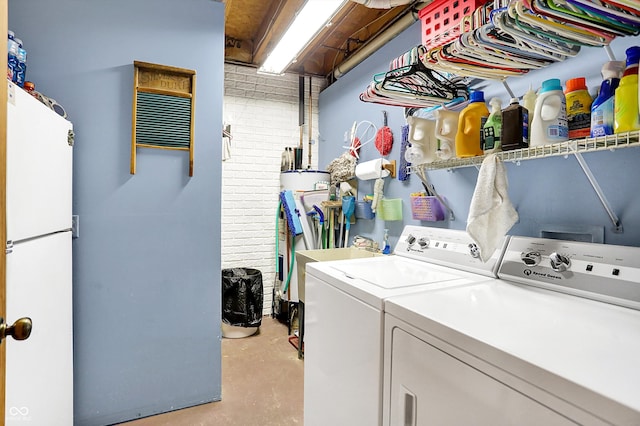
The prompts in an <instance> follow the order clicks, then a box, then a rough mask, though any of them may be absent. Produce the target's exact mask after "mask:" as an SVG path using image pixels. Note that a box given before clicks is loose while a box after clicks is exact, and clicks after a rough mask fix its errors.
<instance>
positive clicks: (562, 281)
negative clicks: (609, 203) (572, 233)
mask: <svg viewBox="0 0 640 426" xmlns="http://www.w3.org/2000/svg"><path fill="white" fill-rule="evenodd" d="M639 259H640V248H637V247H622V246H613V245H601V244H589V243H576V242H566V241H557V240H545V239H533V238H524V237H511V238H510V240H509V244H508V246H507V249H506V251H505V254H504V256H503V259H502V262H501V266H500V269H499V272H498V275H499V277H500V279H498V280H494V281H491V282H483V283H477V284H472V285H468V286H459V287H455V288H448V289H442V290H439V291H437V292H423V293H422V294H413V295H411V296H410V297H407V296H398V297H393V298H390V299H389V300H388V301H387V303H386V305H385V310H386V315H385V316H386V318H385V355H384V359H385V367H384V370H385V371H384V383H385V389H384V397H383V400H384V403H383V406H384V408H383V411H384V412H383V420H384V421H383V424H384V425H393V426H396V425H407V426H409V425H410V426H416V425H434V424H435V425H439V424H478V425H484V424H491V425H516V424H517V425H541V424H544V425H555V424H562V425H564V424H620V425H623V424H626V425H637V424H640V368H639V367H638V363H639V360H640V311H638V309H640V260H639ZM552 290H555V291H552ZM576 296H579V297H576ZM607 302H608V303H607Z"/></svg>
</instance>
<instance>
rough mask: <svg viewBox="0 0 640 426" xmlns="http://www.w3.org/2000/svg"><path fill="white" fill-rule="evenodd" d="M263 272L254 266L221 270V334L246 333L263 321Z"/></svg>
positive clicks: (235, 334) (255, 329)
mask: <svg viewBox="0 0 640 426" xmlns="http://www.w3.org/2000/svg"><path fill="white" fill-rule="evenodd" d="M262 291H263V290H262V273H261V272H260V271H259V270H257V269H253V268H229V269H223V270H222V336H223V337H227V338H240V337H248V336H251V335H252V334H255V333H256V332H257V331H258V327H260V324H261V323H262V298H263V292H262Z"/></svg>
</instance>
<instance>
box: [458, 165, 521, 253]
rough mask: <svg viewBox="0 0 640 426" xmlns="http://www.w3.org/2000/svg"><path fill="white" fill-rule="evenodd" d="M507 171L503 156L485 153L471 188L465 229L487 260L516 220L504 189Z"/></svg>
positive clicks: (514, 211)
mask: <svg viewBox="0 0 640 426" xmlns="http://www.w3.org/2000/svg"><path fill="white" fill-rule="evenodd" d="M507 188H508V183H507V173H506V170H505V167H504V164H503V163H502V160H500V158H498V157H497V156H496V155H495V154H490V155H488V156H487V157H486V158H485V159H484V161H483V162H482V166H480V173H479V174H478V182H477V183H476V189H475V190H474V192H473V198H472V199H471V206H470V207H469V217H468V218H467V233H468V234H469V235H470V236H471V238H472V239H473V240H474V241H475V242H476V244H477V245H478V248H479V249H480V258H481V259H482V261H483V262H487V261H488V260H489V259H490V258H491V256H492V255H493V252H494V251H495V250H496V249H497V248H498V245H499V244H500V243H501V242H502V240H503V238H504V236H505V235H506V233H507V232H508V231H509V229H511V227H512V226H513V224H514V223H516V222H517V221H518V212H516V210H515V209H514V208H513V205H512V204H511V200H509V194H508V193H507Z"/></svg>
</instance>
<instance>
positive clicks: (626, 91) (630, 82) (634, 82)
mask: <svg viewBox="0 0 640 426" xmlns="http://www.w3.org/2000/svg"><path fill="white" fill-rule="evenodd" d="M625 53H626V55H627V62H626V68H625V69H624V74H622V78H621V79H620V85H619V86H618V88H617V89H616V94H615V101H614V113H613V117H614V124H613V132H614V133H623V132H630V131H632V130H638V129H640V122H638V62H640V47H639V46H634V47H630V48H628V49H627V50H626V52H625Z"/></svg>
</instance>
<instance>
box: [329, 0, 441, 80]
mask: <svg viewBox="0 0 640 426" xmlns="http://www.w3.org/2000/svg"><path fill="white" fill-rule="evenodd" d="M429 3H431V1H426V2H422V3H418V4H417V5H416V7H415V8H414V9H413V11H412V12H410V13H407V14H406V15H404V16H403V17H402V18H400V19H398V20H397V21H396V22H395V23H394V24H393V25H391V26H390V27H389V28H387V29H386V30H385V31H384V32H383V33H382V34H380V35H379V36H378V37H376V38H374V39H373V40H371V42H369V43H367V44H366V45H364V46H363V47H362V48H360V49H359V50H358V51H357V52H356V53H354V54H353V56H351V57H350V58H349V59H347V60H346V61H344V62H343V63H341V64H340V65H338V66H337V67H336V68H335V69H334V71H333V77H334V78H335V79H338V78H340V77H342V76H343V75H345V74H346V73H347V72H349V71H351V70H352V69H353V68H355V67H356V66H357V65H358V64H359V63H360V62H362V61H364V60H365V59H366V58H367V57H369V56H370V55H372V54H373V53H374V52H375V51H377V50H378V49H380V48H381V47H382V46H384V45H385V44H386V43H387V42H388V41H389V40H391V39H393V38H394V37H395V36H397V35H398V34H400V33H401V32H403V31H404V30H406V29H407V28H409V27H410V26H411V25H412V24H413V23H414V22H416V21H417V20H418V14H417V12H418V11H420V10H421V9H423V8H424V7H426V6H427V5H428V4H429Z"/></svg>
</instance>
